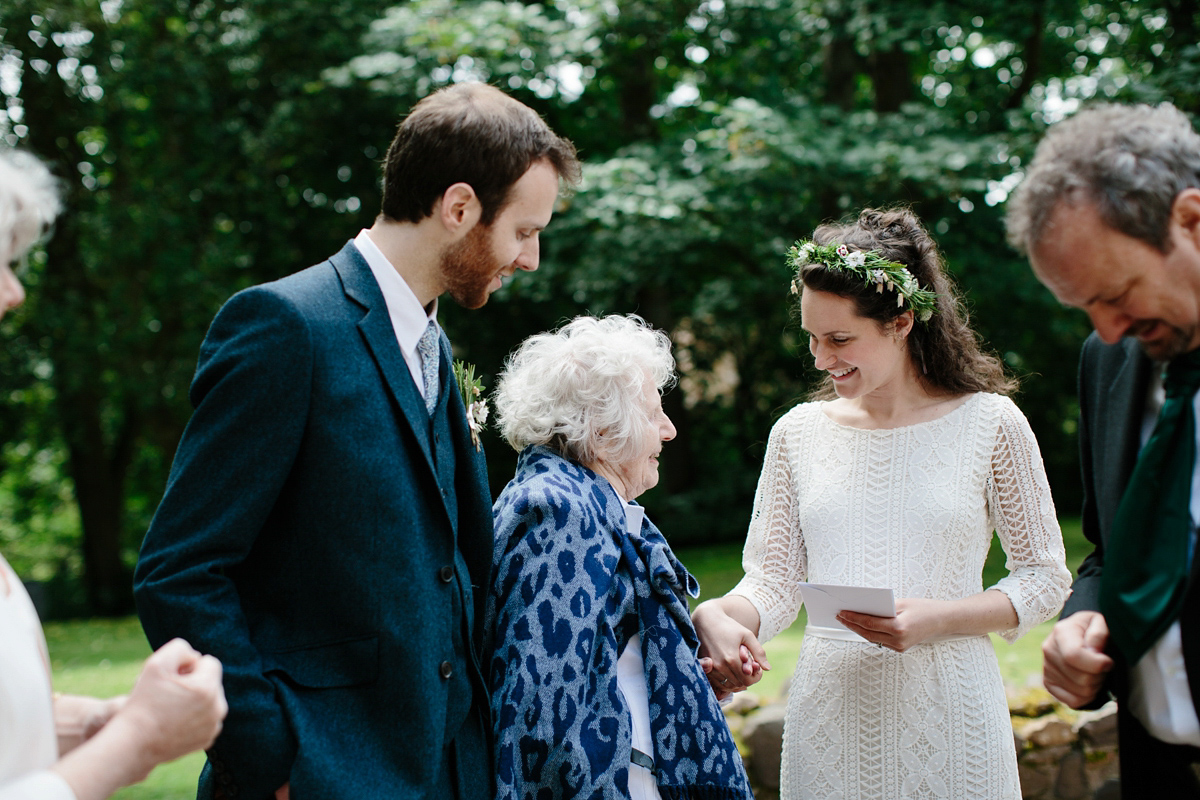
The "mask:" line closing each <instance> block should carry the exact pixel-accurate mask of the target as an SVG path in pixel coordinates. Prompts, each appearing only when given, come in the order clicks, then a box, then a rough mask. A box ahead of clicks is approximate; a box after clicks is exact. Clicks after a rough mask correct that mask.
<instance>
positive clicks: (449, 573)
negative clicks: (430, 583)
mask: <svg viewBox="0 0 1200 800" xmlns="http://www.w3.org/2000/svg"><path fill="white" fill-rule="evenodd" d="M438 577H439V578H441V579H442V582H443V583H449V582H450V581H452V580H454V567H452V566H450V565H449V564H447V565H446V566H444V567H442V568H441V569H439V570H438Z"/></svg>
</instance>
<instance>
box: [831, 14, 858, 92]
mask: <svg viewBox="0 0 1200 800" xmlns="http://www.w3.org/2000/svg"><path fill="white" fill-rule="evenodd" d="M834 24H835V25H836V23H834ZM861 60H862V59H861V57H860V56H859V55H858V51H856V50H855V49H854V40H853V39H834V40H833V41H832V42H830V43H829V45H828V46H827V47H826V48H825V102H826V103H828V104H830V105H834V106H837V107H839V108H841V109H842V110H843V111H851V110H853V108H854V94H855V83H856V80H857V77H858V68H859V62H860V61H861Z"/></svg>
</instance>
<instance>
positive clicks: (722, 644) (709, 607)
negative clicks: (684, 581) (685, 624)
mask: <svg viewBox="0 0 1200 800" xmlns="http://www.w3.org/2000/svg"><path fill="white" fill-rule="evenodd" d="M757 617H758V614H757V612H756V611H754V608H753V606H751V605H750V602H749V601H748V600H746V599H745V598H742V597H738V596H736V595H733V596H729V597H721V598H717V599H715V600H708V601H705V602H703V603H701V604H700V605H699V606H697V607H696V610H695V611H693V612H692V623H693V624H694V625H695V626H696V633H697V634H698V635H699V637H700V656H701V659H700V664H701V667H702V668H705V669H704V671H705V673H706V674H707V675H708V682H709V683H710V684H711V685H712V687H713V691H715V692H716V693H717V696H718V697H724V696H726V695H728V694H730V693H732V692H740V691H742V690H743V689H746V688H748V687H750V686H752V685H754V684H756V683H758V681H759V680H761V679H762V673H763V670H769V669H770V668H771V662H770V661H769V660H768V659H767V654H766V652H765V651H764V650H763V648H762V645H761V644H759V642H758V637H757V636H755V634H754V631H753V630H752V629H751V627H749V625H748V624H747V623H750V624H753V625H754V627H757V622H758V620H757Z"/></svg>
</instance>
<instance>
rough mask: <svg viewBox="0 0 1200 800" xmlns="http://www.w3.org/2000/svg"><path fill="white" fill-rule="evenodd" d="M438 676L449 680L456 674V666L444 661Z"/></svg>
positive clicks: (439, 668)
mask: <svg viewBox="0 0 1200 800" xmlns="http://www.w3.org/2000/svg"><path fill="white" fill-rule="evenodd" d="M438 674H439V675H441V676H442V677H443V678H449V677H450V676H451V675H453V674H454V665H453V664H451V663H450V662H449V661H443V662H442V663H441V666H439V667H438Z"/></svg>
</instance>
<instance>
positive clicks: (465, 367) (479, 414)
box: [453, 361, 488, 450]
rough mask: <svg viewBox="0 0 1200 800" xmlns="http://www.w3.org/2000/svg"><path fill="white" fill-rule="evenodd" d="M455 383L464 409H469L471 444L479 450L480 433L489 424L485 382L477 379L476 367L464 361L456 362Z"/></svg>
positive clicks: (454, 367)
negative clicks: (484, 393)
mask: <svg viewBox="0 0 1200 800" xmlns="http://www.w3.org/2000/svg"><path fill="white" fill-rule="evenodd" d="M453 369H454V382H455V383H456V384H458V395H459V397H461V398H462V401H463V407H465V408H466V409H467V427H469V428H470V429H471V442H472V443H473V444H474V445H475V449H476V450H478V449H479V448H480V447H481V445H480V443H479V432H480V431H482V430H483V424H484V423H485V422H487V418H488V405H487V400H485V399H484V398H483V381H482V380H480V379H479V378H476V377H475V365H474V364H466V363H463V362H462V361H455V362H454V366H453Z"/></svg>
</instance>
